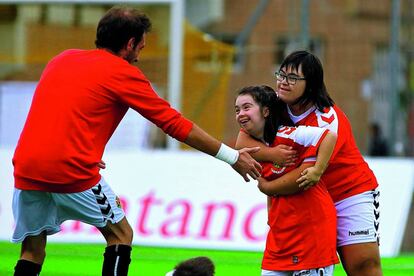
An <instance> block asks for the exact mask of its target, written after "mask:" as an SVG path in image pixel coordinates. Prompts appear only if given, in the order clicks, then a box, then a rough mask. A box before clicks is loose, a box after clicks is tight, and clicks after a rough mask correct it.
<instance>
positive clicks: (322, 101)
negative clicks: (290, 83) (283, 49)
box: [280, 51, 334, 111]
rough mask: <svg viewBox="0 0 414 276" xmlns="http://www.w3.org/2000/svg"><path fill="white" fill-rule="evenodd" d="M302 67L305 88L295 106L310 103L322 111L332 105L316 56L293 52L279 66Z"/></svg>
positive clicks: (320, 64)
mask: <svg viewBox="0 0 414 276" xmlns="http://www.w3.org/2000/svg"><path fill="white" fill-rule="evenodd" d="M301 65H302V72H303V76H304V77H305V78H306V88H305V92H304V93H303V95H302V96H301V97H300V98H299V99H298V100H297V101H296V102H295V104H300V105H307V104H308V103H309V102H312V103H313V104H314V105H316V107H317V108H318V109H319V110H320V111H322V110H323V109H324V108H325V107H330V106H333V105H334V101H333V100H332V98H331V96H329V94H328V91H327V90H326V86H325V83H324V80H323V67H322V63H321V61H320V60H319V59H318V57H317V56H315V55H314V54H312V53H310V52H308V51H295V52H293V53H291V54H289V55H288V56H287V57H286V58H285V59H284V60H283V61H282V64H281V65H280V69H282V68H292V69H296V70H299V66H301Z"/></svg>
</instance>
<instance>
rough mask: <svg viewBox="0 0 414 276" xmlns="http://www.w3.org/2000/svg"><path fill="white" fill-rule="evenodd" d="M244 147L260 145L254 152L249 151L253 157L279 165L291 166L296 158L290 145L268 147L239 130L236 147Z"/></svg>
mask: <svg viewBox="0 0 414 276" xmlns="http://www.w3.org/2000/svg"><path fill="white" fill-rule="evenodd" d="M245 147H260V150H259V151H258V152H255V153H251V155H252V156H253V158H254V159H256V160H257V161H259V162H260V161H272V162H274V163H276V164H278V165H279V166H282V167H285V166H292V165H294V164H295V161H296V159H297V156H296V151H295V150H292V147H290V146H286V145H282V144H281V145H277V146H276V147H272V148H271V147H268V146H266V145H265V144H263V143H262V142H260V141H257V140H255V139H253V138H252V137H251V136H250V135H249V134H247V133H246V132H244V131H239V135H238V136H237V140H236V146H235V148H236V149H241V148H245Z"/></svg>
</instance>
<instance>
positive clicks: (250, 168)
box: [184, 124, 262, 182]
mask: <svg viewBox="0 0 414 276" xmlns="http://www.w3.org/2000/svg"><path fill="white" fill-rule="evenodd" d="M184 143H186V144H187V145H189V146H191V147H193V148H195V149H197V150H199V151H202V152H204V153H207V154H209V155H211V156H214V157H216V158H218V159H220V160H223V161H224V162H226V163H228V164H230V165H231V166H232V168H233V169H234V170H235V171H236V172H238V173H239V174H240V175H241V176H242V177H243V178H244V180H245V181H246V182H248V181H249V178H248V175H250V177H251V178H253V179H257V178H258V177H260V172H261V169H262V167H261V166H260V164H259V163H258V162H257V161H255V160H254V159H253V158H252V157H251V156H250V154H251V153H254V152H257V151H258V150H259V148H258V147H255V148H243V149H240V150H238V151H237V150H235V149H233V148H231V147H229V146H226V145H225V144H223V143H221V142H220V141H218V140H217V139H215V138H213V137H212V136H211V135H209V134H208V133H207V132H205V131H204V130H203V129H201V128H200V127H199V126H197V125H196V124H193V127H192V129H191V131H190V133H189V134H188V136H187V138H186V139H185V141H184Z"/></svg>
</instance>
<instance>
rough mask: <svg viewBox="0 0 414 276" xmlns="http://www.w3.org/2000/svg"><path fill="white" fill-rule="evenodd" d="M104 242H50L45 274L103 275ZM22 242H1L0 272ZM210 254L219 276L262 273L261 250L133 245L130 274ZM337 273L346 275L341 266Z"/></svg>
mask: <svg viewBox="0 0 414 276" xmlns="http://www.w3.org/2000/svg"><path fill="white" fill-rule="evenodd" d="M104 247H105V246H104V245H103V244H73V243H68V244H66V243H50V244H48V245H47V257H46V261H45V263H44V266H43V269H42V273H41V275H42V276H69V275H77V276H91V275H100V269H101V265H102V259H103V257H102V254H103V250H104ZM19 252H20V245H17V244H12V243H9V242H0V275H1V276H6V275H13V267H14V265H15V263H16V260H17V259H18V257H19ZM196 256H208V257H210V258H211V259H212V260H213V261H214V263H215V265H216V275H217V276H229V275H237V276H243V275H260V262H261V256H262V253H261V252H243V251H219V250H204V249H181V248H180V249H178V248H159V247H144V246H134V248H133V251H132V263H131V265H130V268H129V275H137V276H138V275H145V276H158V275H160V276H164V275H165V273H166V272H167V271H169V270H171V269H172V268H173V267H174V265H175V264H176V263H178V262H180V261H182V260H184V259H188V258H191V257H196ZM382 266H383V270H384V275H392V276H394V275H414V255H403V256H400V257H398V258H383V259H382ZM335 275H345V273H344V271H343V270H342V268H341V266H340V265H337V266H336V269H335Z"/></svg>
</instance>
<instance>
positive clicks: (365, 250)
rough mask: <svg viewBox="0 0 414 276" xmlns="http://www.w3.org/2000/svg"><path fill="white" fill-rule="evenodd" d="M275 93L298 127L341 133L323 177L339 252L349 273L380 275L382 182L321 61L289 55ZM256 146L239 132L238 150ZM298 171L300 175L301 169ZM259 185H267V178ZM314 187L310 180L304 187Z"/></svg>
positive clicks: (265, 155)
mask: <svg viewBox="0 0 414 276" xmlns="http://www.w3.org/2000/svg"><path fill="white" fill-rule="evenodd" d="M289 76H290V80H289ZM293 77H294V78H293ZM296 77H297V78H296ZM277 94H278V97H279V98H280V99H281V100H282V101H283V102H284V103H286V105H287V112H288V115H289V117H290V119H291V120H292V121H293V123H294V124H295V125H297V126H299V125H305V126H318V127H322V128H326V129H329V130H331V131H333V132H335V133H337V135H338V140H337V143H336V146H335V150H334V152H333V155H332V158H331V161H330V162H329V166H328V168H327V169H326V171H325V173H324V174H323V175H322V176H321V180H323V182H324V183H326V187H327V189H328V192H329V194H330V196H331V198H332V200H333V202H334V203H335V207H336V211H337V233H338V234H337V250H338V253H339V255H340V258H341V262H342V265H343V267H344V269H345V271H346V273H347V274H348V275H364V276H365V275H366V276H369V275H375V276H379V275H382V271H381V262H380V254H379V233H378V228H379V191H378V190H377V187H378V183H377V180H376V178H375V176H374V174H373V172H372V171H371V169H370V168H369V166H368V164H367V163H366V162H365V160H364V159H363V157H362V155H361V153H360V151H359V149H358V148H357V146H356V143H355V139H354V137H353V134H352V129H351V125H350V123H349V121H348V118H347V117H346V116H345V114H344V113H343V111H342V110H341V109H340V108H339V107H338V106H337V105H335V104H334V101H333V100H332V99H331V97H330V96H329V94H328V92H327V90H326V87H325V83H324V80H323V68H322V64H321V62H320V61H319V59H318V58H317V57H316V56H314V55H313V54H311V53H309V52H307V51H296V52H293V53H291V54H290V55H288V56H287V57H286V58H285V59H284V60H283V62H282V64H281V66H280V70H279V71H278V73H277ZM254 145H260V143H258V142H257V141H255V140H254V139H252V138H251V137H250V136H249V135H247V134H246V133H244V132H240V133H239V136H238V138H237V143H236V146H237V147H242V146H243V147H244V146H254ZM254 157H255V158H256V159H257V160H259V161H277V160H280V153H279V152H277V151H276V150H273V149H272V148H266V147H262V148H261V150H260V151H259V152H257V153H256V154H255V155H254ZM295 173H296V177H299V176H300V172H299V171H298V170H297V171H296V172H295ZM293 177H294V174H292V178H293ZM260 182H261V185H265V183H266V180H260ZM313 184H314V183H312V181H309V182H307V183H301V184H300V185H301V186H302V185H304V186H305V187H309V186H311V185H313ZM266 185H267V184H266ZM304 211H305V210H304Z"/></svg>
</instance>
